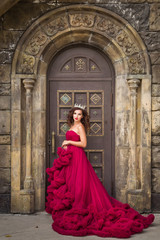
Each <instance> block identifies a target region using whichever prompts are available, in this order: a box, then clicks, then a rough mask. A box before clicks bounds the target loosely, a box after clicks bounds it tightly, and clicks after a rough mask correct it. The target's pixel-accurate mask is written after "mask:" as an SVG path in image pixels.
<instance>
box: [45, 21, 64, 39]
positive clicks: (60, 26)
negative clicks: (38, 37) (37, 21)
mask: <svg viewBox="0 0 160 240" xmlns="http://www.w3.org/2000/svg"><path fill="white" fill-rule="evenodd" d="M67 27H68V20H67V18H66V17H65V16H62V17H60V18H56V19H54V20H53V21H51V22H49V23H47V24H46V25H45V26H44V28H43V30H44V32H45V33H46V34H47V35H48V36H53V35H55V34H56V33H57V32H59V31H63V30H64V29H66V28H67Z"/></svg>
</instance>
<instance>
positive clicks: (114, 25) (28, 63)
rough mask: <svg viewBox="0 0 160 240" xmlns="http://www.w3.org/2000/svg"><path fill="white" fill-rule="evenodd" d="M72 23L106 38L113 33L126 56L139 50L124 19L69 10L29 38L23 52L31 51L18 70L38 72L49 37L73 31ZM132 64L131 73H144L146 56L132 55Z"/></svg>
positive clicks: (25, 56)
mask: <svg viewBox="0 0 160 240" xmlns="http://www.w3.org/2000/svg"><path fill="white" fill-rule="evenodd" d="M67 15H68V16H67ZM69 26H71V27H73V29H74V30H79V29H80V27H83V28H89V29H91V31H93V32H94V31H95V30H98V31H100V32H101V33H102V34H103V36H105V37H106V38H108V36H109V37H110V39H111V40H112V41H114V40H115V41H116V42H117V44H118V45H119V48H120V49H121V51H123V53H124V55H125V56H126V57H127V56H132V55H133V54H135V53H137V52H139V47H138V42H136V41H135V37H134V36H133V37H132V36H131V34H130V29H128V30H127V28H126V29H125V30H123V29H124V25H123V23H122V22H121V21H119V22H118V21H117V20H115V18H113V17H112V16H110V15H109V14H108V16H107V18H106V17H104V16H102V14H100V13H99V14H98V15H97V13H96V12H95V13H94V12H92V14H90V13H87V14H86V13H82V12H81V13H79V12H77V13H72V11H70V10H69V11H68V13H66V12H65V13H64V16H63V15H62V14H61V16H60V17H57V18H56V19H54V20H53V19H52V17H51V18H50V19H49V20H48V19H47V21H43V22H42V24H41V28H42V30H41V31H38V32H36V33H35V34H34V35H33V36H32V37H31V39H30V38H29V39H27V41H26V43H25V45H26V47H25V49H24V50H23V51H24V52H25V53H27V54H29V56H27V55H24V54H22V56H21V57H20V59H21V60H20V64H21V66H19V68H18V69H19V71H18V72H19V73H20V72H22V73H33V72H35V71H34V69H33V68H34V62H35V60H34V56H36V55H38V54H39V53H40V52H42V51H43V49H44V47H45V44H46V41H47V38H48V36H49V37H52V36H55V37H56V34H59V33H60V32H62V33H63V31H66V30H67V31H69ZM42 31H43V32H42ZM133 39H134V40H133ZM116 47H117V46H116ZM128 64H129V69H130V73H131V74H138V73H140V74H141V73H144V66H142V64H143V65H144V64H145V59H144V57H143V55H142V54H141V55H139V57H138V56H136V58H135V56H133V57H131V58H130V60H129V61H128Z"/></svg>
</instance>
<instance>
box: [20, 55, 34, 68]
mask: <svg viewBox="0 0 160 240" xmlns="http://www.w3.org/2000/svg"><path fill="white" fill-rule="evenodd" d="M21 61H22V62H21V65H20V69H19V70H20V72H22V73H33V67H34V64H35V58H34V57H33V56H30V55H26V54H23V56H22V60H21Z"/></svg>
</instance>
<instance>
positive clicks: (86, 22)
mask: <svg viewBox="0 0 160 240" xmlns="http://www.w3.org/2000/svg"><path fill="white" fill-rule="evenodd" d="M75 44H77V45H78V44H85V45H87V46H90V47H91V48H96V49H99V50H100V51H101V52H102V53H103V54H104V55H106V56H108V57H109V58H110V60H111V62H112V64H113V66H114V70H115V99H114V100H115V149H114V151H115V193H116V198H117V199H118V200H120V201H122V202H128V203H129V204H130V205H131V206H132V207H134V208H136V209H137V210H140V211H146V210H147V211H148V210H150V207H151V204H150V200H151V181H150V180H151V75H150V62H149V57H148V53H147V49H146V47H145V45H144V43H143V41H142V39H141V38H140V36H139V35H138V33H137V32H136V31H135V29H133V27H132V26H131V25H129V24H128V22H127V21H125V20H124V19H123V18H121V17H120V16H118V15H116V14H114V13H113V12H111V11H109V10H107V9H103V8H100V7H97V6H91V5H85V4H82V5H81V4H79V5H78V7H77V5H69V6H65V7H61V8H57V9H55V10H53V11H50V12H47V13H46V14H44V15H43V16H42V17H40V18H39V19H37V20H36V21H35V22H34V23H33V24H32V25H31V26H30V27H29V28H28V29H27V31H26V32H25V33H24V34H23V36H22V37H21V39H20V41H19V43H18V44H17V48H16V50H15V54H14V58H13V62H12V75H11V76H12V78H11V84H12V100H13V101H12V111H11V114H12V123H11V132H12V146H11V149H12V150H11V151H12V154H11V209H12V210H11V211H12V212H22V213H27V212H29V213H31V212H33V211H34V209H35V210H42V209H44V206H45V185H46V184H45V170H46V133H47V132H46V127H45V126H46V99H47V98H46V86H47V70H48V66H49V65H50V63H51V61H52V59H53V57H54V56H56V54H57V53H58V52H59V53H60V51H61V50H62V49H64V48H65V47H69V46H71V45H75ZM69 90H70V89H69ZM25 92H26V93H27V94H25ZM24 113H26V116H27V117H26V118H25V115H24ZM25 164H26V165H27V168H26V169H25Z"/></svg>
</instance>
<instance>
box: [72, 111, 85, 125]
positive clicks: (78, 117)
mask: <svg viewBox="0 0 160 240" xmlns="http://www.w3.org/2000/svg"><path fill="white" fill-rule="evenodd" d="M82 118H83V113H82V110H79V109H77V110H75V111H74V113H73V120H74V122H80V121H81V119H82Z"/></svg>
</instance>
